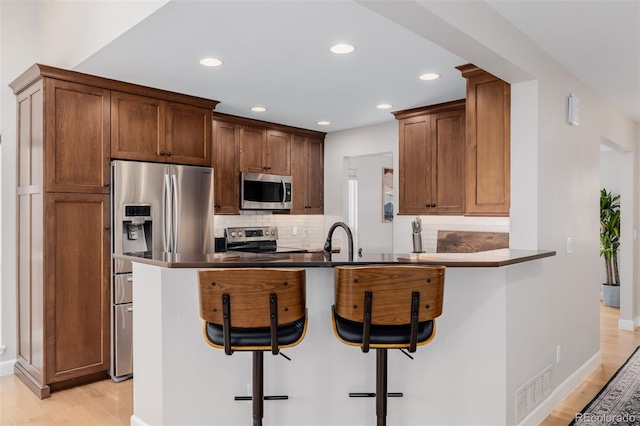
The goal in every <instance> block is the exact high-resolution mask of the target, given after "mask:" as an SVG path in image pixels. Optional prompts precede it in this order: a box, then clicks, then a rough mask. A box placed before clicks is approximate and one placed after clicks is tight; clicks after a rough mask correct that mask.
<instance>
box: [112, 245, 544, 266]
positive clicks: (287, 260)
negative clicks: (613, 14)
mask: <svg viewBox="0 0 640 426" xmlns="http://www.w3.org/2000/svg"><path fill="white" fill-rule="evenodd" d="M555 254H556V253H555V251H549V250H517V249H499V250H491V251H484V252H478V253H408V254H389V253H382V254H379V253H375V254H365V255H361V256H358V255H354V259H353V260H349V256H348V255H347V254H346V253H331V254H325V253H323V252H310V253H273V254H272V253H245V252H224V253H215V254H180V253H165V252H161V251H154V252H145V253H139V254H129V255H116V257H117V258H119V259H126V260H130V261H133V262H139V263H144V264H148V265H154V266H162V267H164V268H261V267H265V268H274V267H289V268H294V267H295V268H331V267H334V266H340V265H372V264H405V263H406V264H414V265H415V264H418V265H444V266H446V267H466V268H468V267H476V268H483V267H487V268H491V267H493V268H495V267H500V266H508V265H515V264H517V263H523V262H529V261H532V260H537V259H542V258H544V257H550V256H555Z"/></svg>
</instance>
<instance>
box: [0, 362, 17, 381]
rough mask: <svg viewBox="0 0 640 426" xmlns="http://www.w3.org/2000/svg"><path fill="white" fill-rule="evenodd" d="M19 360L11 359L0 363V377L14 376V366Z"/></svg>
mask: <svg viewBox="0 0 640 426" xmlns="http://www.w3.org/2000/svg"><path fill="white" fill-rule="evenodd" d="M16 361H17V360H15V359H10V360H9V361H2V362H0V377H1V376H8V375H9V374H13V365H14V364H15V363H16Z"/></svg>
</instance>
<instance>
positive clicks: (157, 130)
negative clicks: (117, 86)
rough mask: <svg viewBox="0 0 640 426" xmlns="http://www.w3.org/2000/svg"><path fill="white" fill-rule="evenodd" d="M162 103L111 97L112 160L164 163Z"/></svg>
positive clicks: (126, 95)
mask: <svg viewBox="0 0 640 426" xmlns="http://www.w3.org/2000/svg"><path fill="white" fill-rule="evenodd" d="M164 110H165V103H164V102H162V101H161V100H159V99H155V98H149V97H146V96H137V95H131V94H129V93H120V92H112V94H111V156H112V157H113V158H119V159H128V160H140V161H164V156H163V155H164V151H163V154H162V155H161V154H160V152H161V150H163V148H164V116H165V111H164Z"/></svg>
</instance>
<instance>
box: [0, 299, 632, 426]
mask: <svg viewBox="0 0 640 426" xmlns="http://www.w3.org/2000/svg"><path fill="white" fill-rule="evenodd" d="M618 313H619V311H618V310H617V309H613V308H607V307H604V306H601V308H600V350H601V352H602V365H601V366H600V367H598V368H597V369H596V371H594V372H593V373H592V374H591V376H589V377H588V378H587V379H586V380H585V381H584V382H582V383H581V384H580V385H578V386H577V387H576V388H575V389H574V390H573V391H572V392H571V394H569V396H567V397H566V398H565V399H564V400H563V401H562V402H561V403H560V404H559V405H558V406H557V407H556V409H555V410H554V411H553V412H552V413H551V414H550V415H549V416H548V417H547V418H546V419H545V421H544V422H543V423H542V425H543V426H555V425H562V426H566V425H568V424H569V422H571V420H573V417H574V416H575V413H578V412H580V410H582V408H584V406H585V405H587V404H588V403H589V401H591V399H592V398H593V397H594V396H595V395H596V394H597V393H598V391H599V390H600V389H601V388H602V387H603V386H604V385H605V383H607V381H609V379H610V378H611V376H613V374H614V373H615V372H616V371H617V370H618V368H620V366H621V365H622V364H623V363H624V362H625V361H626V360H627V358H628V357H629V355H631V353H632V352H633V351H634V350H635V349H636V348H637V347H638V346H640V329H638V330H636V331H634V332H630V331H622V330H618ZM132 413H133V380H127V381H125V382H122V383H114V382H112V381H111V380H104V381H101V382H97V383H92V384H89V385H85V386H81V387H77V388H73V389H68V390H64V391H59V392H54V393H52V394H51V398H48V399H44V400H42V401H41V400H39V399H38V398H37V397H36V396H35V395H33V394H32V393H31V391H29V390H28V389H27V387H26V386H25V385H24V384H23V383H22V382H20V380H18V379H17V378H16V376H14V375H9V376H3V377H0V425H2V426H9V425H18V424H39V425H129V424H130V417H131V414H132Z"/></svg>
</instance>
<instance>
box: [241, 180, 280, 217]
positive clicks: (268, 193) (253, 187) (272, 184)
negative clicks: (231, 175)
mask: <svg viewBox="0 0 640 426" xmlns="http://www.w3.org/2000/svg"><path fill="white" fill-rule="evenodd" d="M291 190H292V188H291V176H281V175H269V174H264V173H244V172H243V173H241V174H240V208H241V209H245V210H289V209H291V199H292V197H293V195H292V192H291Z"/></svg>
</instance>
